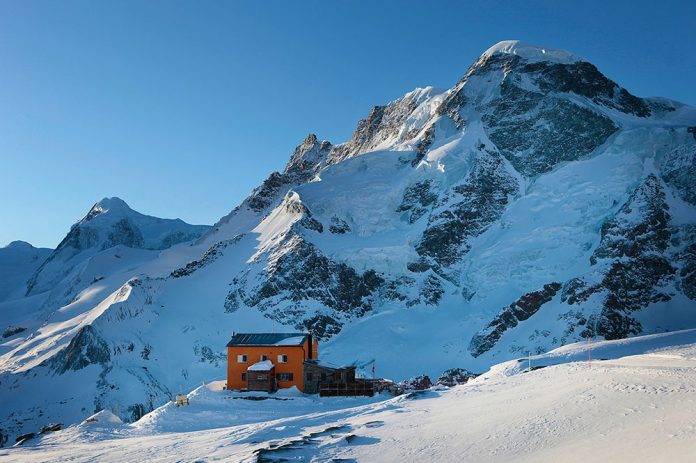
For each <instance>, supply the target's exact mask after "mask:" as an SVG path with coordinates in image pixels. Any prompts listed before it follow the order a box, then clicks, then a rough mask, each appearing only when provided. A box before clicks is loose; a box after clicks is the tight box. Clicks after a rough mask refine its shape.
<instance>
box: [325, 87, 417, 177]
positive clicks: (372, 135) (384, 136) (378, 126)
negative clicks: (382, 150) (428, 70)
mask: <svg viewBox="0 0 696 463" xmlns="http://www.w3.org/2000/svg"><path fill="white" fill-rule="evenodd" d="M423 96H424V94H423V92H419V91H413V92H410V93H408V94H406V95H405V96H404V97H403V98H399V99H398V100H395V101H392V102H391V103H389V104H387V105H386V106H374V107H373V108H372V109H371V110H370V113H369V114H368V115H367V119H361V120H360V121H359V122H358V126H357V127H356V129H355V132H353V136H352V137H351V139H350V140H349V141H348V142H346V143H343V144H340V145H336V146H334V148H333V150H332V151H331V154H330V155H329V158H328V163H329V164H336V163H338V162H341V161H344V160H346V159H348V158H351V157H354V156H357V155H360V154H362V153H366V152H368V151H370V150H373V149H375V148H376V147H378V146H379V145H380V143H383V142H385V141H387V140H389V139H396V138H398V136H399V134H400V131H401V129H402V126H403V124H404V122H405V121H406V119H407V118H408V116H410V115H411V113H413V111H414V110H415V109H416V108H417V107H418V104H420V102H421V99H422V98H423Z"/></svg>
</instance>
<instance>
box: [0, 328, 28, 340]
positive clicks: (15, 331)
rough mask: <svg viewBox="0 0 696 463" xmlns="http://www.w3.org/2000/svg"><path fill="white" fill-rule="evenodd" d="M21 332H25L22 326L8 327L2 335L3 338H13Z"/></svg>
mask: <svg viewBox="0 0 696 463" xmlns="http://www.w3.org/2000/svg"><path fill="white" fill-rule="evenodd" d="M23 331H26V328H24V327H23V326H8V327H7V328H6V329H5V331H3V333H2V337H3V338H9V337H11V336H14V335H15V334H19V333H21V332H23Z"/></svg>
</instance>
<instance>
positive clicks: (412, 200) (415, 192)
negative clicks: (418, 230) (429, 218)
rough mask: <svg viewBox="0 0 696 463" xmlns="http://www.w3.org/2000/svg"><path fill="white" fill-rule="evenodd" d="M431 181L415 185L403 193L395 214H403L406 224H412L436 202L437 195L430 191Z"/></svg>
mask: <svg viewBox="0 0 696 463" xmlns="http://www.w3.org/2000/svg"><path fill="white" fill-rule="evenodd" d="M431 185H432V180H423V181H421V182H418V183H415V184H413V185H411V186H409V187H408V188H406V191H404V196H403V199H402V200H401V204H400V205H399V207H398V208H397V209H396V212H405V213H407V216H408V222H409V223H414V222H415V221H417V220H418V219H420V218H421V217H423V215H424V214H425V213H426V212H428V210H429V207H428V206H431V205H432V204H434V203H435V201H437V194H436V193H434V192H433V191H432V190H431Z"/></svg>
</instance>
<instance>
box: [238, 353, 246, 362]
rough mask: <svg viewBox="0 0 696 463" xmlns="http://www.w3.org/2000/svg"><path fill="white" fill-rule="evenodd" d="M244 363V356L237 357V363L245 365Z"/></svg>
mask: <svg viewBox="0 0 696 463" xmlns="http://www.w3.org/2000/svg"><path fill="white" fill-rule="evenodd" d="M246 361H247V356H246V355H238V356H237V363H246Z"/></svg>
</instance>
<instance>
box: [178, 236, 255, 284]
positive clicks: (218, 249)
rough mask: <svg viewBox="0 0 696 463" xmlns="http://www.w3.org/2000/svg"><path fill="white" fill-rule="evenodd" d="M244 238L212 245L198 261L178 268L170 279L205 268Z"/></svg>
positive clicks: (239, 237)
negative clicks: (226, 249)
mask: <svg viewBox="0 0 696 463" xmlns="http://www.w3.org/2000/svg"><path fill="white" fill-rule="evenodd" d="M242 238H244V234H241V235H237V236H235V237H234V238H232V239H230V240H225V241H218V242H217V243H215V244H213V245H212V246H211V247H210V248H209V249H208V250H207V251H206V252H205V254H203V256H201V258H200V259H198V260H194V261H193V262H189V263H188V264H186V266H184V267H181V268H178V269H176V270H174V271H173V272H172V273H170V274H169V276H171V277H172V278H181V277H185V276H189V275H191V274H193V273H194V272H195V271H196V270H198V269H201V268H203V267H205V266H206V265H209V264H211V263H213V262H215V261H216V260H217V259H218V258H219V257H220V256H222V253H223V251H224V249H225V248H227V247H228V246H232V245H233V244H236V243H238V242H239V241H241V239H242Z"/></svg>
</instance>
